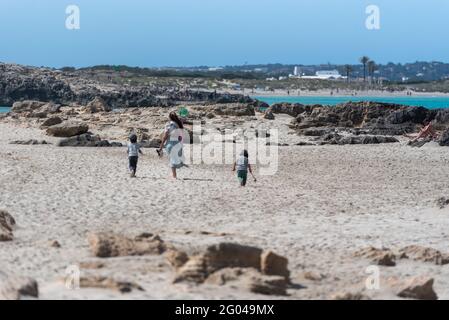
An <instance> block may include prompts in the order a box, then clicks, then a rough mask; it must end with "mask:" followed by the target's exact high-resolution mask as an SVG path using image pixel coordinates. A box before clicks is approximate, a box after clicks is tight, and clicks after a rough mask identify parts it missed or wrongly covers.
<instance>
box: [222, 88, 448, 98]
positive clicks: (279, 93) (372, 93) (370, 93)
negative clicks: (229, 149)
mask: <svg viewBox="0 0 449 320" xmlns="http://www.w3.org/2000/svg"><path fill="white" fill-rule="evenodd" d="M299 91H300V95H298V94H297V92H298V90H291V91H290V93H291V94H290V95H289V94H288V91H287V90H275V91H273V92H271V91H270V92H267V91H261V90H254V91H252V90H240V91H239V90H225V91H223V92H226V93H229V94H243V95H248V96H250V97H254V96H261V97H262V96H263V97H293V98H295V97H329V98H345V97H354V98H357V97H373V98H377V97H396V98H413V97H422V98H449V93H445V92H412V95H411V96H407V95H406V94H404V92H388V91H379V90H367V91H352V92H348V91H341V90H340V91H339V92H338V93H336V91H333V92H334V94H331V90H317V91H303V90H299ZM354 93H356V94H355V95H354Z"/></svg>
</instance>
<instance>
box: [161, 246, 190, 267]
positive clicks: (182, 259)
mask: <svg viewBox="0 0 449 320" xmlns="http://www.w3.org/2000/svg"><path fill="white" fill-rule="evenodd" d="M165 257H166V258H167V260H168V262H169V263H170V264H171V265H172V266H173V267H174V268H175V269H179V268H181V267H182V266H183V265H185V264H186V262H187V261H188V260H189V256H188V255H187V254H186V253H185V252H183V251H179V250H173V249H171V250H167V252H166V254H165Z"/></svg>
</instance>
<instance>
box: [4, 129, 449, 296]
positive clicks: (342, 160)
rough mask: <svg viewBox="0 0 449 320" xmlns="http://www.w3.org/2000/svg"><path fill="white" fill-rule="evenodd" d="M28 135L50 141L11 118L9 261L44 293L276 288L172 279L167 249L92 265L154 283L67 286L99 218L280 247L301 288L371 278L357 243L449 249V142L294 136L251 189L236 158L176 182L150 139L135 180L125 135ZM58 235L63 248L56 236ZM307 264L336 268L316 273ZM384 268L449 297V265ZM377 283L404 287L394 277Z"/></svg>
mask: <svg viewBox="0 0 449 320" xmlns="http://www.w3.org/2000/svg"><path fill="white" fill-rule="evenodd" d="M30 138H37V139H39V138H41V139H46V140H48V141H51V140H52V139H49V138H48V137H47V136H44V135H42V133H41V131H40V130H37V129H32V128H19V127H16V126H12V125H10V124H4V123H0V163H1V165H0V186H1V192H0V208H2V209H6V210H7V211H9V212H10V213H11V214H12V215H13V216H14V217H15V218H16V220H17V223H18V229H17V230H15V232H14V235H15V239H14V241H12V242H3V243H0V270H3V271H8V272H13V273H15V274H19V275H25V276H31V277H33V278H35V279H36V280H37V281H38V283H39V286H40V297H41V298H42V299H51V298H67V299H68V298H89V299H93V298H100V299H135V298H137V299H162V298H179V299H183V298H215V299H224V298H231V299H232V298H250V299H253V298H254V299H261V298H270V297H269V296H262V295H257V294H251V293H247V292H242V291H236V290H232V289H223V288H221V287H220V288H218V287H212V286H206V285H203V286H198V287H189V286H187V285H173V284H171V280H172V277H173V272H172V270H171V269H170V268H169V267H168V266H167V264H166V262H165V261H164V258H163V257H159V256H156V257H155V256H146V257H126V258H114V259H107V260H105V263H106V267H105V268H104V269H100V270H92V271H89V272H91V273H94V274H104V275H109V276H114V277H118V278H121V279H125V280H128V281H135V282H137V283H138V284H139V285H141V286H142V287H143V288H144V289H145V292H138V291H134V292H132V293H129V294H125V295H122V294H120V293H116V292H114V291H108V290H97V289H82V290H69V289H66V288H65V287H64V285H63V284H62V283H61V282H58V279H60V278H63V277H65V271H66V268H67V267H68V266H70V265H73V264H78V263H79V262H82V261H95V260H96V259H94V258H92V257H91V254H90V252H89V248H88V244H87V240H86V234H87V233H88V232H92V231H103V230H108V231H115V232H118V233H122V234H126V235H130V236H134V235H137V234H139V233H140V232H144V231H145V232H153V233H158V234H160V235H161V238H163V239H164V240H166V241H170V242H172V243H174V244H175V245H176V246H179V247H180V248H183V249H186V250H188V251H189V250H190V251H191V250H193V249H195V248H197V247H200V246H203V245H206V244H210V243H215V242H218V241H233V242H238V243H244V244H249V245H255V246H259V247H262V248H264V249H273V250H275V251H276V252H278V253H280V254H282V255H285V256H286V257H288V258H289V268H290V270H291V272H292V281H293V283H294V284H301V285H302V286H305V288H302V289H300V288H299V287H298V286H296V287H294V288H292V289H289V294H290V296H289V297H288V298H292V299H298V298H328V297H329V296H330V295H331V294H333V293H335V292H339V291H347V290H348V288H353V287H354V288H358V287H363V285H364V283H365V280H366V277H367V274H365V268H366V267H367V266H368V265H369V264H370V262H369V261H366V260H364V259H360V258H354V257H353V256H352V253H353V252H354V251H356V250H358V249H360V248H363V247H366V246H370V245H373V246H377V247H380V246H382V245H383V246H387V247H392V248H396V247H401V246H405V245H411V244H420V245H424V246H430V247H433V248H436V249H439V250H442V251H445V252H446V251H449V249H448V248H449V210H448V209H444V210H440V209H439V208H437V207H436V205H435V201H436V199H437V198H439V197H441V196H446V195H449V182H448V181H449V169H448V168H449V153H448V151H447V150H448V149H446V148H440V147H428V148H421V149H415V148H410V147H407V146H405V145H404V144H403V143H402V144H392V145H376V146H321V147H298V146H290V147H282V148H280V167H279V172H278V174H277V175H275V176H260V177H258V178H259V180H258V182H257V183H253V182H252V181H250V182H249V185H248V187H247V188H245V189H242V188H239V187H238V186H237V181H236V178H235V177H234V175H233V173H231V172H230V167H229V166H207V165H194V166H191V167H190V168H189V169H183V170H182V171H180V174H179V176H180V178H181V179H183V178H189V179H193V180H178V181H173V180H172V179H170V178H168V174H169V173H168V167H167V163H166V160H164V159H162V160H161V159H158V158H157V157H156V153H155V152H154V150H151V149H149V150H144V152H145V151H146V155H145V156H144V157H142V158H141V159H140V164H139V169H138V178H137V179H130V178H129V177H128V176H127V157H126V150H125V148H110V149H109V148H58V147H55V146H54V145H47V146H45V145H43V146H42V145H39V146H18V145H10V144H8V143H9V141H12V140H18V139H30ZM195 179H212V180H213V181H202V180H195ZM188 231H191V233H189V232H188ZM201 231H208V232H216V233H222V232H225V233H226V234H227V235H226V236H214V235H207V234H201V233H200V232H201ZM54 239H55V240H58V241H59V242H60V243H61V245H62V248H60V249H56V248H52V247H50V246H49V243H48V242H49V241H50V240H54ZM305 271H313V272H315V273H322V274H324V275H325V276H326V277H325V278H324V279H323V280H321V281H310V280H304V279H303V278H302V274H303V273H304V272H305ZM380 271H381V274H380V275H381V279H385V278H386V277H388V276H391V275H397V276H400V277H406V276H410V275H421V274H425V275H429V276H432V277H434V278H435V286H434V287H435V291H436V292H437V294H438V295H439V297H440V298H443V299H449V266H436V265H432V264H429V263H421V262H412V261H407V260H404V261H399V262H398V265H397V266H396V267H380ZM83 272H87V271H83ZM365 293H366V294H368V295H369V296H372V297H374V298H388V297H392V296H391V295H390V293H389V292H388V290H387V289H386V288H385V287H383V286H382V287H381V290H379V291H377V290H375V291H368V292H365Z"/></svg>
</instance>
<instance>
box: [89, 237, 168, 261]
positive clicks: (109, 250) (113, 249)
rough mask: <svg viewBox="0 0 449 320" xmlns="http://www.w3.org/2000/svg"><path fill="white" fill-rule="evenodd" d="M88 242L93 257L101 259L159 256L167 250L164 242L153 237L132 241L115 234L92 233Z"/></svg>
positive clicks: (138, 238) (137, 238)
mask: <svg viewBox="0 0 449 320" xmlns="http://www.w3.org/2000/svg"><path fill="white" fill-rule="evenodd" d="M88 242H89V246H90V249H91V251H92V253H93V255H94V256H96V257H99V258H110V257H122V256H142V255H158V254H162V253H163V252H165V250H166V246H165V244H164V242H163V241H162V240H161V239H160V238H159V237H158V236H153V235H148V236H140V237H136V238H134V239H130V238H128V237H125V236H122V235H117V234H113V233H106V232H102V233H92V234H89V236H88Z"/></svg>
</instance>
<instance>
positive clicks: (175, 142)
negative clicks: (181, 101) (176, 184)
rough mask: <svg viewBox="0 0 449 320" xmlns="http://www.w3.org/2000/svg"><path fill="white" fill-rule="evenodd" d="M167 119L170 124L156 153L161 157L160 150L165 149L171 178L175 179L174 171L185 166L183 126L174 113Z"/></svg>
mask: <svg viewBox="0 0 449 320" xmlns="http://www.w3.org/2000/svg"><path fill="white" fill-rule="evenodd" d="M168 117H169V119H170V122H169V123H168V124H167V125H166V126H165V130H164V135H163V137H162V142H161V146H160V148H159V149H158V153H159V155H160V156H162V150H163V148H164V147H165V150H166V152H167V154H168V158H169V161H170V168H171V171H172V176H173V178H175V179H176V178H177V172H176V169H179V168H182V167H184V166H186V165H185V164H184V154H183V151H182V147H183V140H184V125H183V124H182V121H181V119H179V117H178V115H177V114H176V112H174V111H173V112H170V114H169V116H168Z"/></svg>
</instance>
